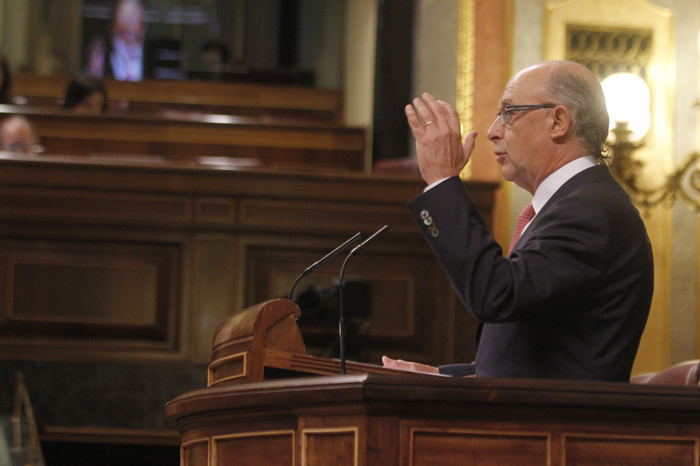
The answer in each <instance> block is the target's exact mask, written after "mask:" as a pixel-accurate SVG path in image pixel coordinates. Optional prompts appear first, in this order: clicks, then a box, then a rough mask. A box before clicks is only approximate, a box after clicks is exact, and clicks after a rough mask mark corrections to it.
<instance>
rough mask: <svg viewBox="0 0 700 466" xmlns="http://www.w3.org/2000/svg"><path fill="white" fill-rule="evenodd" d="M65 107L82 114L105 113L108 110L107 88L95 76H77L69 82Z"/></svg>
mask: <svg viewBox="0 0 700 466" xmlns="http://www.w3.org/2000/svg"><path fill="white" fill-rule="evenodd" d="M63 108H65V109H68V110H71V111H73V113H78V114H81V115H99V114H101V113H104V112H105V110H107V90H106V89H105V86H104V84H103V83H102V81H101V80H99V79H97V78H95V77H94V76H90V75H80V76H77V77H76V78H74V79H73V80H72V81H71V82H70V83H69V84H68V88H67V89H66V95H65V97H64V99H63Z"/></svg>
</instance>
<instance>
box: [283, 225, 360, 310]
mask: <svg viewBox="0 0 700 466" xmlns="http://www.w3.org/2000/svg"><path fill="white" fill-rule="evenodd" d="M360 238H362V234H361V233H360V232H358V233H357V234H355V236H353V237H352V238H350V239H349V240H347V241H346V242H344V243H343V244H341V245H340V246H338V247H337V248H335V249H334V250H332V251H331V252H329V253H328V254H326V256H325V257H323V258H322V259H320V260H318V261H316V262H314V263H313V264H311V265H310V266H309V268H307V269H306V270H304V271H303V272H302V273H301V275H299V276H298V277H297V279H296V280H294V283H292V288H291V289H290V290H289V300H290V301H292V298H293V297H294V288H296V286H297V283H299V280H301V279H302V278H304V277H305V276H307V275H308V274H310V273H311V272H313V271H314V270H316V269H317V268H319V267H321V265H322V264H323V263H324V262H326V261H327V260H329V259H330V258H331V257H333V256H335V255H336V254H338V253H339V252H340V251H342V250H343V249H345V248H346V247H348V246H349V245H351V244H352V243H354V242H355V241H357V240H359V239H360ZM365 242H366V241H365ZM363 244H364V243H363ZM356 249H357V248H356ZM353 251H354V249H353ZM351 254H352V253H351Z"/></svg>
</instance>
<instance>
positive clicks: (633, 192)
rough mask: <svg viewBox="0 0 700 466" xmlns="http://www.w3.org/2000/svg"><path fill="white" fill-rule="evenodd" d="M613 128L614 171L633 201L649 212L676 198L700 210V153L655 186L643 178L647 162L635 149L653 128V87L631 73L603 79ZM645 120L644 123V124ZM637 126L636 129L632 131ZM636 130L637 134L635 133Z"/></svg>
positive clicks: (610, 144)
mask: <svg viewBox="0 0 700 466" xmlns="http://www.w3.org/2000/svg"><path fill="white" fill-rule="evenodd" d="M602 84H603V90H604V92H605V96H606V101H607V104H608V112H609V114H610V120H611V121H612V122H615V126H614V127H613V128H612V130H611V133H612V138H611V139H612V141H611V142H608V147H609V148H610V149H611V151H612V162H611V163H610V171H611V172H612V174H613V176H615V178H617V180H618V181H619V182H620V183H621V184H622V185H623V187H624V188H625V189H626V190H627V192H628V193H629V195H630V197H631V198H632V201H633V202H634V203H635V204H637V205H638V206H640V207H641V208H642V209H644V210H645V211H647V212H648V211H649V210H650V209H651V208H653V207H656V206H658V205H661V204H665V205H666V206H668V207H670V206H671V205H673V202H674V201H675V200H676V199H681V201H683V202H684V203H685V204H687V205H688V206H690V207H691V208H693V209H694V210H695V211H696V212H700V170H698V165H697V161H698V159H699V158H700V154H699V153H697V152H695V153H693V154H690V155H688V157H686V159H685V161H684V162H683V163H682V164H681V165H680V166H679V167H678V168H676V170H675V171H674V172H673V173H672V174H671V175H669V176H667V177H666V179H665V180H664V181H663V183H662V184H661V185H660V186H658V187H655V188H648V187H646V186H644V185H643V184H642V182H641V180H640V178H641V176H640V175H641V170H642V169H643V168H644V162H642V161H640V160H638V159H635V158H634V156H633V154H634V151H636V150H637V149H639V148H641V147H642V146H643V145H644V140H645V138H646V133H647V131H648V128H649V121H650V120H649V115H650V114H649V88H648V87H647V86H646V84H645V83H644V81H643V80H642V79H641V78H639V77H638V76H635V75H632V74H629V73H619V74H615V75H611V76H609V77H608V78H606V79H605V80H604V81H603V83H602ZM640 123H641V124H640ZM633 125H634V126H636V128H635V129H636V130H637V131H636V132H633V131H632V130H631V127H632V126H633ZM633 133H635V134H634V136H633Z"/></svg>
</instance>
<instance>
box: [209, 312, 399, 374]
mask: <svg viewBox="0 0 700 466" xmlns="http://www.w3.org/2000/svg"><path fill="white" fill-rule="evenodd" d="M299 316H301V311H300V310H299V306H297V305H296V304H295V303H293V302H292V301H290V300H288V299H276V300H272V301H266V302H264V303H261V304H257V305H255V306H252V307H249V308H247V309H243V310H242V311H239V312H237V313H235V314H233V315H232V316H231V317H229V318H228V319H226V320H225V321H223V322H222V323H221V324H219V326H218V327H217V329H216V331H215V332H214V341H213V343H212V358H211V364H210V365H209V371H208V376H207V380H208V383H207V385H208V386H209V387H212V386H216V385H233V384H242V383H249V382H260V381H262V380H263V379H264V378H265V368H270V369H277V370H280V371H285V372H287V373H288V374H290V373H291V374H292V375H293V374H294V373H296V374H297V375H303V374H318V375H338V374H340V360H338V359H328V358H319V357H314V356H309V353H308V352H307V351H306V345H304V340H303V338H302V336H301V332H300V331H299V327H298V326H297V323H296V320H297V319H298V318H299ZM345 372H346V373H347V374H405V372H403V371H397V370H393V369H387V368H384V367H380V366H375V365H372V364H362V363H357V362H351V361H347V362H346V364H345Z"/></svg>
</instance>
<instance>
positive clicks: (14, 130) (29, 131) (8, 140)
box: [0, 115, 40, 154]
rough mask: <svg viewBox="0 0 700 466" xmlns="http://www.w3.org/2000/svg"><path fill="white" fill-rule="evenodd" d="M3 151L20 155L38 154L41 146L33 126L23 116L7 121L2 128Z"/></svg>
mask: <svg viewBox="0 0 700 466" xmlns="http://www.w3.org/2000/svg"><path fill="white" fill-rule="evenodd" d="M0 144H1V145H2V150H4V151H7V152H15V153H20V154H37V153H39V152H40V151H39V147H40V146H39V145H38V144H37V137H36V134H35V133H34V128H33V127H32V124H31V123H30V122H29V120H27V119H26V118H25V117H23V116H21V115H15V116H11V117H9V118H7V119H5V120H4V121H3V122H2V125H1V126H0Z"/></svg>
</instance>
